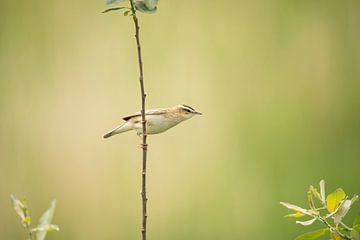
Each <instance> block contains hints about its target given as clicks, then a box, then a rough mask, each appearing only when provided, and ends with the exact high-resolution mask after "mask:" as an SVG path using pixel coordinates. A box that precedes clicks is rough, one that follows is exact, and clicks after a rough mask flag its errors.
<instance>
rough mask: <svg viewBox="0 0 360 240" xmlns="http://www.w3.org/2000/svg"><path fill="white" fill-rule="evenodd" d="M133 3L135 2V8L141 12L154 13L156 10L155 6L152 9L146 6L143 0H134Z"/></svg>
mask: <svg viewBox="0 0 360 240" xmlns="http://www.w3.org/2000/svg"><path fill="white" fill-rule="evenodd" d="M134 4H135V8H136V10H139V11H140V12H143V13H155V12H156V10H157V7H155V8H153V9H151V8H148V7H147V6H146V4H145V2H144V1H136V2H135V3H134Z"/></svg>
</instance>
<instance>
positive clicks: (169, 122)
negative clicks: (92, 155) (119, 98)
mask: <svg viewBox="0 0 360 240" xmlns="http://www.w3.org/2000/svg"><path fill="white" fill-rule="evenodd" d="M195 115H202V113H200V112H197V111H195V109H193V108H192V107H190V106H187V105H185V104H181V105H177V106H174V107H171V108H156V109H150V110H147V111H146V112H145V118H146V134H158V133H162V132H165V131H166V130H168V129H170V128H172V127H174V126H176V125H177V124H179V123H181V122H182V121H185V120H187V119H190V118H192V117H193V116H195ZM123 120H124V121H125V122H124V123H122V124H121V125H120V126H118V127H117V128H115V129H113V130H111V131H110V132H108V133H107V134H105V135H104V138H108V137H111V136H114V135H116V134H119V133H123V132H127V131H130V130H135V131H136V132H137V135H141V134H142V117H141V113H140V112H137V113H134V114H132V115H130V116H127V117H124V118H123Z"/></svg>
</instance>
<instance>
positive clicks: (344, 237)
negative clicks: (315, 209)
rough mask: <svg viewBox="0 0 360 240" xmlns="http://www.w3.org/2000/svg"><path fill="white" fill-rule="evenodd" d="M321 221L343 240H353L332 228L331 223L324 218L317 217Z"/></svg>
mask: <svg viewBox="0 0 360 240" xmlns="http://www.w3.org/2000/svg"><path fill="white" fill-rule="evenodd" d="M317 218H318V219H319V221H321V222H323V223H324V224H325V225H326V226H327V227H328V228H329V229H330V231H331V232H335V233H336V234H338V235H339V236H340V237H341V238H342V239H346V240H351V237H349V236H348V235H346V234H343V233H342V232H340V231H339V230H338V229H336V228H335V227H333V226H331V225H330V223H329V222H328V221H327V220H326V219H325V218H323V217H321V216H318V217H317Z"/></svg>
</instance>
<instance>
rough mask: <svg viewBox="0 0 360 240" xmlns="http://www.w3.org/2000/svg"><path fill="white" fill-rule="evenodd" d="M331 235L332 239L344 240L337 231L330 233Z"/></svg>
mask: <svg viewBox="0 0 360 240" xmlns="http://www.w3.org/2000/svg"><path fill="white" fill-rule="evenodd" d="M330 237H331V239H332V240H342V238H341V237H340V235H339V234H337V233H335V232H332V233H330Z"/></svg>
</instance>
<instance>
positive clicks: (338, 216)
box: [334, 200, 352, 225]
mask: <svg viewBox="0 0 360 240" xmlns="http://www.w3.org/2000/svg"><path fill="white" fill-rule="evenodd" d="M351 204H352V201H351V200H344V201H342V202H341V203H340V206H339V208H338V210H337V211H336V213H335V214H334V223H335V224H336V225H337V224H339V223H340V222H341V220H342V219H343V217H345V215H346V214H347V213H348V211H349V210H350V207H351Z"/></svg>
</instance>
